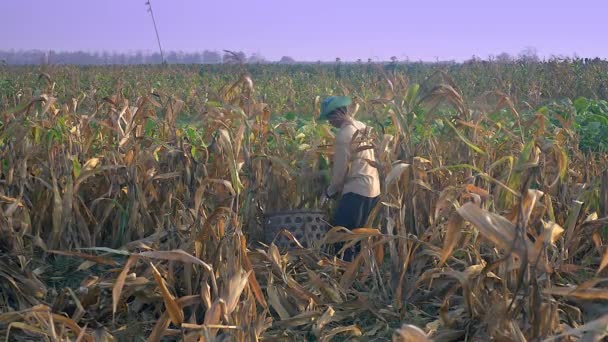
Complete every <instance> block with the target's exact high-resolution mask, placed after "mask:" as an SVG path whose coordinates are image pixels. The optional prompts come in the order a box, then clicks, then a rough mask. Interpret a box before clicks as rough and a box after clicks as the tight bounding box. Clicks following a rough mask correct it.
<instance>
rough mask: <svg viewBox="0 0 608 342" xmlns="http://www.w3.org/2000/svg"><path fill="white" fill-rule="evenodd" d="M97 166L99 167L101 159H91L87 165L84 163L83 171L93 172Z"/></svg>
mask: <svg viewBox="0 0 608 342" xmlns="http://www.w3.org/2000/svg"><path fill="white" fill-rule="evenodd" d="M97 166H99V158H91V159H89V160H87V161H86V163H84V166H83V167H82V170H83V171H92V170H93V169H95V168H96V167H97Z"/></svg>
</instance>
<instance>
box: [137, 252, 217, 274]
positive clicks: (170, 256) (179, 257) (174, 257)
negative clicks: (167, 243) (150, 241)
mask: <svg viewBox="0 0 608 342" xmlns="http://www.w3.org/2000/svg"><path fill="white" fill-rule="evenodd" d="M137 255H140V256H142V257H146V258H152V259H162V260H171V261H181V262H185V263H191V264H196V265H200V266H203V268H204V269H205V270H206V271H208V272H211V271H212V270H213V269H212V267H211V266H210V265H209V264H207V263H206V262H204V261H202V260H201V259H199V258H197V257H195V256H193V255H191V254H188V253H186V252H185V251H183V250H181V249H174V250H172V251H148V252H141V253H139V254H137Z"/></svg>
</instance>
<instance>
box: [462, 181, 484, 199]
mask: <svg viewBox="0 0 608 342" xmlns="http://www.w3.org/2000/svg"><path fill="white" fill-rule="evenodd" d="M464 188H465V190H466V191H468V192H471V193H474V194H477V195H479V196H480V197H481V198H482V199H487V198H489V197H490V193H489V192H488V191H487V190H485V189H482V188H480V187H478V186H475V185H473V184H467V185H466V186H465V187H464Z"/></svg>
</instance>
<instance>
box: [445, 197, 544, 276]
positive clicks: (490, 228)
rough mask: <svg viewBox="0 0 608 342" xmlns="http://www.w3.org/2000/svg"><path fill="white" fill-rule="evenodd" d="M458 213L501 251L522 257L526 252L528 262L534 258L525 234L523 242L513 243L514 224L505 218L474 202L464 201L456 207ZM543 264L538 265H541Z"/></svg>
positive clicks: (531, 244) (534, 252) (533, 252)
mask: <svg viewBox="0 0 608 342" xmlns="http://www.w3.org/2000/svg"><path fill="white" fill-rule="evenodd" d="M457 211H458V213H459V214H460V215H461V216H462V217H463V218H464V219H465V220H467V221H470V222H471V223H473V224H474V225H475V226H476V227H477V229H479V232H480V233H481V234H482V235H483V236H484V237H485V238H486V239H488V240H490V241H492V242H493V243H494V244H496V245H497V246H498V247H499V248H500V249H502V250H503V251H509V250H511V248H512V249H513V252H514V253H516V254H517V255H519V256H520V257H523V256H524V255H525V254H526V252H527V257H528V261H529V262H534V261H535V260H536V258H537V257H536V253H537V251H536V250H535V249H534V244H533V243H532V241H530V239H529V238H528V237H527V236H525V235H524V236H523V239H524V241H523V244H522V243H519V244H514V241H515V237H516V233H515V225H514V224H513V223H512V222H511V221H509V220H507V219H506V218H504V217H502V216H500V215H497V214H493V213H490V212H488V211H487V210H484V209H481V208H479V207H478V206H477V205H475V204H474V203H466V204H464V205H463V206H462V207H460V208H458V209H457ZM542 266H544V265H540V263H539V267H542Z"/></svg>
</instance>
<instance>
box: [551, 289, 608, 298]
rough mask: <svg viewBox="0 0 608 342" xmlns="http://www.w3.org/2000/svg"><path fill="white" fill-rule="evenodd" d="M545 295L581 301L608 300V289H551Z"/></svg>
mask: <svg viewBox="0 0 608 342" xmlns="http://www.w3.org/2000/svg"><path fill="white" fill-rule="evenodd" d="M543 293H545V294H550V295H555V296H564V297H575V298H579V299H589V300H591V299H604V300H606V299H608V289H597V288H584V289H579V288H570V287H550V288H547V289H544V290H543Z"/></svg>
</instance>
